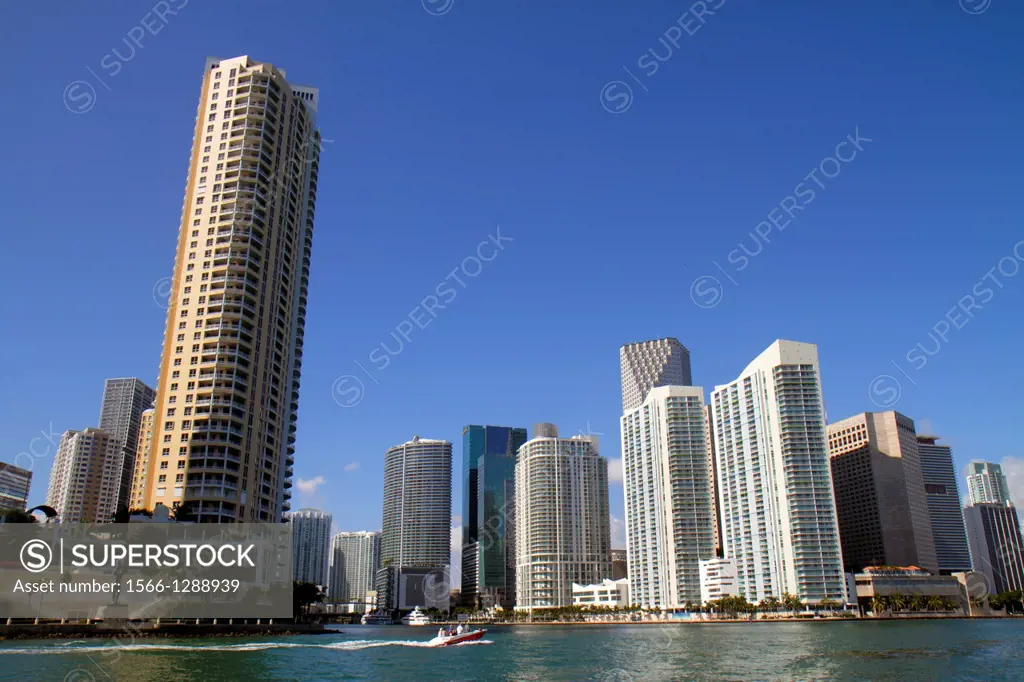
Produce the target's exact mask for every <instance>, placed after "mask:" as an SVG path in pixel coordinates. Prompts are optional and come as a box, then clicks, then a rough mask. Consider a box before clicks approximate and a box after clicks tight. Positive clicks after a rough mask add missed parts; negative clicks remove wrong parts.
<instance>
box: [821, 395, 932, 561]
mask: <svg viewBox="0 0 1024 682" xmlns="http://www.w3.org/2000/svg"><path fill="white" fill-rule="evenodd" d="M828 445H829V456H830V460H831V465H832V480H833V485H834V486H835V493H836V510H837V513H838V515H839V535H840V538H841V540H842V545H843V559H844V560H845V562H846V567H847V569H849V570H852V571H859V570H861V569H863V568H864V567H865V566H870V565H875V566H878V565H887V566H919V567H921V568H923V569H925V570H928V571H931V572H933V573H938V559H937V558H936V555H935V541H934V538H933V537H932V529H931V520H930V518H929V515H928V499H927V497H926V495H925V488H924V477H923V475H922V472H921V458H920V454H919V452H918V448H917V433H916V431H915V429H914V421H913V420H912V419H910V418H909V417H907V416H905V415H902V414H900V413H899V412H893V411H890V412H864V413H861V414H858V415H856V416H853V417H850V418H848V419H844V420H842V421H839V422H836V423H835V424H830V425H829V427H828Z"/></svg>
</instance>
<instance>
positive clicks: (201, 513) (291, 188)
mask: <svg viewBox="0 0 1024 682" xmlns="http://www.w3.org/2000/svg"><path fill="white" fill-rule="evenodd" d="M317 102H318V91H317V90H316V89H314V88H308V87H303V86H298V85H293V84H292V83H290V82H289V81H287V80H286V79H285V73H284V71H282V70H280V69H277V68H275V67H274V66H273V65H271V64H266V63H260V62H256V61H253V60H252V59H250V58H249V57H245V56H243V57H235V58H233V59H212V58H211V59H208V60H207V63H206V72H205V74H204V76H203V83H202V90H201V93H200V96H199V109H198V113H197V116H196V126H195V135H194V138H193V142H192V154H191V161H190V163H189V172H188V181H187V183H186V186H185V199H184V204H183V210H182V218H181V227H180V230H179V234H178V247H177V255H176V257H175V261H174V276H173V278H172V281H171V288H170V296H169V300H168V311H167V327H166V330H165V332H164V347H163V355H162V357H161V361H160V374H159V380H158V382H157V397H156V403H155V410H156V412H155V416H154V429H153V445H152V451H151V452H150V456H149V459H148V461H147V462H146V470H145V471H144V472H140V475H144V476H145V481H146V484H145V489H146V494H145V496H144V499H143V506H145V507H146V508H149V509H152V508H153V507H154V506H155V505H156V503H158V502H159V503H163V504H164V505H167V506H168V507H174V506H175V505H177V504H180V503H182V502H188V503H189V504H190V506H192V508H193V510H194V511H195V512H196V514H197V517H198V519H199V520H200V521H243V520H244V521H279V520H280V519H281V515H282V513H283V512H285V511H287V510H288V509H289V507H290V505H289V499H290V497H291V494H290V492H289V488H290V487H291V477H292V464H293V462H294V452H295V447H294V443H295V430H296V418H297V413H298V406H299V404H298V401H299V375H300V368H301V364H302V362H301V359H302V337H303V329H304V327H305V322H306V290H307V286H308V283H309V264H310V249H311V246H312V239H313V209H314V203H315V200H316V188H317V172H318V163H319V152H320V133H319V131H318V129H317V127H316V110H317ZM164 464H166V466H164Z"/></svg>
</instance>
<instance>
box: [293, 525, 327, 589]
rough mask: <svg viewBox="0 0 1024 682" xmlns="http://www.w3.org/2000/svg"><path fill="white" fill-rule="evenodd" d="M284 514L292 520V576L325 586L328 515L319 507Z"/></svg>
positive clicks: (295, 578) (301, 580)
mask: <svg viewBox="0 0 1024 682" xmlns="http://www.w3.org/2000/svg"><path fill="white" fill-rule="evenodd" d="M284 517H285V518H286V519H287V520H288V522H289V523H291V524H292V579H293V580H297V581H299V582H305V583H314V584H316V585H321V586H326V585H327V580H328V570H327V567H328V560H329V551H330V546H331V521H332V519H331V515H330V514H328V513H327V512H322V511H320V510H319V509H300V510H298V511H294V512H287V513H286V514H285V515H284Z"/></svg>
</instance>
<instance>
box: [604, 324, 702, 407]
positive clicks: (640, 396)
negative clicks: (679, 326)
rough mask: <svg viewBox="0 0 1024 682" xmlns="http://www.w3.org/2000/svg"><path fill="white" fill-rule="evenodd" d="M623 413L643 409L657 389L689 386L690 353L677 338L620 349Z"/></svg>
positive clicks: (628, 344) (643, 342)
mask: <svg viewBox="0 0 1024 682" xmlns="http://www.w3.org/2000/svg"><path fill="white" fill-rule="evenodd" d="M619 371H620V372H621V374H622V412H623V414H625V413H626V412H629V411H630V410H633V409H636V408H637V407H640V405H641V403H643V402H644V400H645V399H646V398H647V394H648V393H650V391H651V389H652V388H654V387H656V386H689V385H690V383H691V382H692V379H691V377H690V351H688V350H687V349H686V347H685V346H684V345H683V344H681V343H679V341H678V340H677V339H673V338H667V339H657V340H654V341H642V342H640V343H627V344H626V345H625V346H623V347H622V348H620V349H619Z"/></svg>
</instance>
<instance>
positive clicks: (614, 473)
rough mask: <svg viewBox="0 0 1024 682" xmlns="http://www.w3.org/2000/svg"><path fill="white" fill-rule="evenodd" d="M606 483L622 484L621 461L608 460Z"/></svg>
mask: <svg viewBox="0 0 1024 682" xmlns="http://www.w3.org/2000/svg"><path fill="white" fill-rule="evenodd" d="M608 482H609V483H622V459H621V458H620V459H609V460H608Z"/></svg>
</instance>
